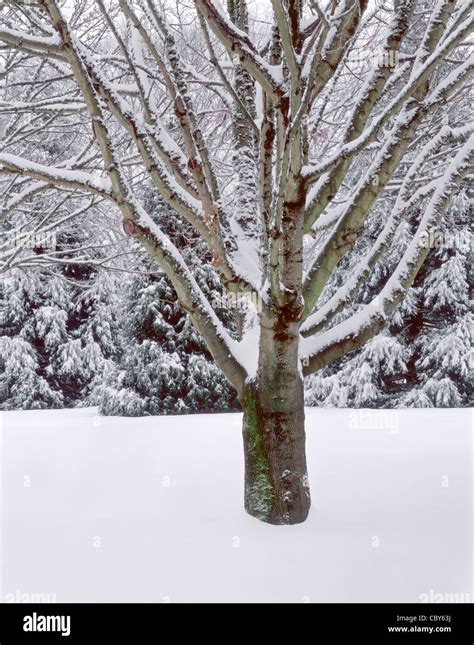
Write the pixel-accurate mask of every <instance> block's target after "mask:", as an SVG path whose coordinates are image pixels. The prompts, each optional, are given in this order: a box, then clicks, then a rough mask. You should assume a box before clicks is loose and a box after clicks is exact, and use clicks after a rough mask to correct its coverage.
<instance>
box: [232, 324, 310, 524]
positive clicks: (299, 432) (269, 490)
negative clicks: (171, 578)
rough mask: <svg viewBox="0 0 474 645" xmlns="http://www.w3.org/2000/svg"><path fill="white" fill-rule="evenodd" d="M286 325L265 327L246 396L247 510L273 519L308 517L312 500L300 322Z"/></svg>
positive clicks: (295, 520) (293, 521)
mask: <svg viewBox="0 0 474 645" xmlns="http://www.w3.org/2000/svg"><path fill="white" fill-rule="evenodd" d="M264 318H265V316H264ZM266 322H267V323H268V320H266ZM286 331H287V332H289V333H282V331H281V317H276V318H275V317H273V324H271V325H270V326H268V325H266V324H264V326H263V327H262V331H261V339H260V359H259V369H258V374H257V378H256V379H254V380H252V381H250V382H248V383H247V385H246V388H245V391H244V394H243V396H242V399H241V401H242V407H243V410H244V420H243V438H244V454H245V510H246V511H247V512H248V513H249V514H250V515H252V516H253V517H256V518H258V519H259V520H262V521H264V522H269V523H270V524H298V523H299V522H304V520H305V519H306V517H307V515H308V512H309V507H310V504H311V499H310V493H309V481H308V472H307V467H306V453H305V428H304V386H303V377H302V374H301V371H300V369H299V366H298V354H297V350H298V338H297V333H298V332H297V325H293V324H290V325H289V326H287V327H286ZM291 331H293V332H296V336H295V335H294V334H293V333H290V332H291Z"/></svg>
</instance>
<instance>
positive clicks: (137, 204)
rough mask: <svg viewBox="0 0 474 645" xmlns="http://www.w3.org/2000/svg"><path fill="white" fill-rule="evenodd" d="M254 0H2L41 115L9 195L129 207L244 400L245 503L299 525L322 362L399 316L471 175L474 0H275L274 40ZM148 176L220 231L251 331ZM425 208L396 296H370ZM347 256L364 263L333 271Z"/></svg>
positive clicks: (12, 144) (7, 28)
mask: <svg viewBox="0 0 474 645" xmlns="http://www.w3.org/2000/svg"><path fill="white" fill-rule="evenodd" d="M250 4H251V3H249V2H247V0H228V1H227V2H226V3H225V4H221V3H220V2H218V0H195V2H194V3H191V6H188V5H185V6H184V5H183V6H181V5H180V6H179V7H178V8H177V9H176V10H175V9H174V8H175V5H174V3H168V2H166V1H165V0H163V1H162V2H159V1H158V0H117V2H112V3H111V2H106V1H105V0H84V1H82V2H80V3H77V4H74V6H71V4H70V3H69V2H66V1H62V0H35V1H34V2H28V3H19V2H17V1H13V0H3V2H2V4H1V12H0V13H1V15H2V21H3V23H2V26H0V42H2V43H3V45H2V49H1V50H0V55H1V56H2V60H3V69H2V71H1V74H2V78H4V79H7V80H8V82H7V83H5V82H3V87H5V88H6V89H5V91H4V94H5V98H4V102H3V103H2V104H1V105H2V106H3V108H2V109H3V112H4V113H5V112H8V111H10V112H11V111H12V109H13V110H16V111H17V112H21V113H27V114H28V115H29V116H30V119H29V122H28V125H27V126H25V127H26V130H27V132H25V131H24V128H23V129H21V128H20V129H19V128H18V127H17V128H16V129H15V128H13V130H12V129H11V128H10V129H9V127H8V124H7V128H6V130H7V136H6V137H4V140H3V142H2V146H1V150H0V174H1V175H3V176H5V181H4V182H2V190H3V197H2V200H3V201H2V204H3V212H6V211H11V210H12V209H13V210H15V209H18V208H19V207H20V206H21V202H22V200H23V199H24V198H25V199H26V198H28V196H29V195H31V191H37V192H42V191H51V190H52V187H54V190H52V192H53V194H55V195H56V196H57V195H59V194H61V195H65V196H66V197H70V198H71V199H72V198H74V199H77V195H81V196H82V199H86V197H85V196H86V195H90V196H91V197H90V199H92V200H95V201H96V202H97V201H99V202H100V203H102V202H108V203H109V204H111V205H112V206H113V207H114V208H115V209H116V212H117V213H118V214H120V217H121V219H122V220H123V228H124V230H125V232H126V233H127V234H128V235H130V236H131V237H132V238H133V240H135V242H136V243H137V244H139V245H141V246H142V247H143V248H145V249H146V250H147V251H148V253H149V254H150V255H151V257H153V258H154V259H155V260H156V262H157V263H158V264H159V265H160V267H161V268H162V270H163V271H164V272H165V273H166V275H167V276H168V277H169V279H170V281H171V283H172V285H173V288H174V290H175V292H176V294H177V297H178V301H179V304H180V306H181V307H182V308H183V310H184V311H186V313H187V314H188V315H189V317H190V319H191V320H192V323H193V325H194V327H195V329H196V330H197V332H198V333H199V334H200V335H201V336H202V338H203V339H204V341H205V342H206V344H207V347H208V349H209V351H210V353H211V354H212V356H213V358H214V360H215V361H216V363H217V365H218V366H219V367H220V369H221V370H222V372H223V373H224V374H225V376H226V377H227V379H228V380H229V381H230V383H231V384H232V385H233V387H234V388H235V389H236V391H237V393H238V396H239V399H240V401H241V404H242V407H243V410H244V424H243V436H244V451H245V464H246V475H245V507H246V509H247V511H248V512H249V513H250V514H251V515H253V516H255V517H258V518H259V519H261V520H264V521H267V522H271V523H274V524H293V523H297V522H301V521H303V520H304V519H305V518H306V516H307V513H308V510H309V507H310V493H309V484H308V476H307V468H306V457H305V431H304V405H303V404H304V391H303V377H304V376H305V375H310V374H312V373H313V372H315V371H317V370H320V369H322V368H324V367H326V366H327V365H329V364H331V363H333V362H334V361H337V360H338V359H340V358H341V357H342V356H344V355H345V354H347V353H348V352H351V351H353V350H354V349H357V348H359V347H361V346H362V345H364V344H365V343H366V342H368V341H369V340H371V339H372V338H374V337H375V336H376V335H377V334H378V333H379V332H380V330H381V329H383V328H384V327H385V325H386V323H387V321H388V320H389V318H390V316H391V315H392V313H393V311H394V310H395V308H396V307H397V306H398V304H399V303H400V302H401V301H402V300H403V298H404V297H405V295H406V293H407V291H408V289H409V288H410V287H411V285H412V284H413V281H414V280H415V278H416V275H417V274H418V272H419V270H420V268H421V266H422V264H423V262H424V260H425V258H426V257H427V255H428V252H429V250H428V249H427V248H425V247H424V246H423V245H422V244H420V241H421V240H422V238H423V236H424V235H425V233H426V232H427V231H429V230H430V229H431V228H433V227H437V226H439V225H440V222H441V220H442V217H443V213H444V211H445V210H446V208H447V206H448V204H449V201H450V197H451V195H452V194H453V193H455V192H456V190H457V188H458V186H459V184H460V183H461V182H462V180H463V177H465V176H466V175H467V174H468V173H469V171H470V168H471V164H472V157H473V140H474V137H473V135H472V126H471V125H470V123H472V120H471V119H469V118H468V110H469V108H470V106H469V102H468V101H467V100H466V96H467V88H468V87H469V86H468V84H467V80H468V78H469V76H470V75H471V73H472V60H471V59H469V58H468V57H466V56H465V54H466V52H467V51H468V47H469V36H470V34H471V31H472V26H473V17H472V11H471V3H470V0H460V1H455V0H433V1H432V2H417V1H416V0H394V1H393V3H392V2H387V3H384V4H383V5H380V4H379V3H375V4H374V3H369V2H368V1H367V0H356V1H354V0H341V1H340V2H332V1H331V2H313V1H312V0H311V1H308V2H306V1H303V0H271V1H270V0H268V2H267V0H262V2H261V3H260V7H259V8H260V9H262V10H266V11H267V12H268V15H269V16H270V17H271V27H270V28H269V29H268V32H267V33H262V32H261V31H260V32H259V33H256V30H255V29H254V26H253V25H254V24H255V23H254V22H253V16H252V14H251V13H250ZM191 24H193V25H194V28H192V29H191V28H190V25H191ZM258 24H261V23H258ZM204 52H205V53H204ZM367 52H368V53H369V58H370V60H369V64H368V62H367V56H365V58H364V56H363V54H367ZM35 62H37V64H36V66H35ZM26 67H27V68H28V76H27V77H26V75H25V68H26ZM12 79H14V82H13V81H12ZM32 87H33V90H32ZM61 127H62V128H63V129H65V130H66V132H67V134H66V135H65V137H66V140H65V142H63V143H62V145H61V144H60V145H59V153H58V155H57V158H56V160H55V162H54V163H52V162H51V160H50V159H48V163H44V160H43V158H42V156H41V154H40V153H39V152H38V149H37V147H35V146H34V145H30V144H29V141H28V138H29V137H32V138H33V139H34V138H35V137H36V138H38V135H37V134H32V133H31V131H33V132H35V131H36V132H40V133H41V138H43V139H48V138H49V140H51V139H54V138H55V132H57V131H58V128H61ZM28 133H30V134H28ZM69 137H76V139H77V140H78V141H80V142H81V145H83V152H82V154H80V155H78V154H77V152H76V153H73V154H71V153H70V146H69V145H68V142H69V141H70V138H69ZM145 187H146V188H147V189H148V190H155V191H156V192H157V193H159V194H160V195H161V196H162V198H163V199H164V200H165V202H166V203H167V204H168V206H169V207H170V208H172V209H174V210H175V211H176V212H177V213H178V214H179V216H180V217H181V218H182V219H183V221H186V222H188V224H190V225H191V227H192V228H193V230H194V233H195V234H196V235H198V236H200V237H201V238H202V240H203V242H204V243H205V244H206V245H207V247H208V250H209V254H211V255H212V261H213V264H214V266H215V268H216V269H217V270H218V271H219V274H220V280H221V283H222V286H223V287H224V288H225V289H226V290H227V291H228V292H230V293H231V294H234V297H235V300H236V302H241V301H242V300H243V295H244V294H249V295H250V296H251V297H250V298H248V300H249V302H250V303H253V304H252V305H249V306H246V307H243V308H242V312H241V313H242V315H241V319H242V320H241V322H240V324H239V325H238V326H237V327H238V330H237V331H236V330H235V327H236V326H235V325H234V324H232V325H226V324H225V323H224V322H223V321H222V320H221V318H220V317H219V315H218V312H217V311H216V310H215V308H213V303H212V302H210V301H209V298H208V297H207V296H206V294H205V292H204V291H203V289H202V288H201V287H200V286H199V283H198V281H197V280H196V278H195V276H194V274H193V269H194V268H195V267H193V266H190V265H189V263H188V262H187V260H186V257H185V255H184V254H183V253H182V251H180V249H179V248H178V247H177V246H176V244H175V243H174V242H173V240H172V238H171V237H170V236H169V235H167V234H166V231H165V230H164V229H163V227H162V226H160V225H159V224H157V222H156V221H155V220H154V219H153V213H151V212H149V210H148V208H147V202H146V199H145V193H146V191H145ZM28 191H30V193H29V194H28ZM25 194H26V197H25ZM380 205H383V208H381V209H380V212H381V213H382V218H383V221H382V222H381V227H380V230H379V232H378V233H377V235H376V236H375V237H371V236H370V230H369V228H368V227H367V226H366V224H367V222H368V221H369V219H370V215H371V213H373V212H374V210H375V209H376V208H377V207H378V206H380ZM86 206H87V205H86V204H82V206H78V208H79V209H80V208H81V207H82V208H85V207H86ZM415 208H416V211H417V213H418V215H417V220H416V223H415V232H414V236H413V238H412V239H411V240H410V242H409V243H408V245H407V246H406V248H405V249H404V250H403V252H402V253H401V255H400V256H399V257H397V259H396V262H395V263H394V265H393V266H392V268H391V270H390V273H389V275H387V279H386V281H385V283H384V285H383V286H382V288H381V290H380V292H379V293H378V294H377V296H376V298H374V299H373V301H372V302H371V303H368V304H365V305H363V306H355V303H356V296H357V294H358V293H359V291H360V290H361V289H362V288H363V287H364V284H365V283H366V282H367V280H368V279H369V278H370V274H371V272H372V270H373V268H374V267H375V266H376V265H377V264H378V262H380V261H383V259H384V258H385V257H386V254H390V253H391V252H392V250H393V245H394V239H395V237H396V234H397V231H398V230H399V227H400V225H401V222H402V221H403V220H404V219H406V217H407V216H408V214H412V213H413V212H414V210H415ZM78 217H81V215H78ZM37 225H41V222H40V221H37ZM7 260H8V261H10V262H11V261H12V259H11V256H8V257H7ZM17 261H18V262H19V261H20V260H17ZM344 262H349V264H350V266H351V273H350V276H348V277H347V279H343V280H340V281H337V280H336V281H333V280H332V278H333V277H335V276H336V275H337V274H338V272H339V270H340V269H341V267H343V266H344ZM336 284H337V288H335V289H334V288H333V287H334V286H335V285H336ZM255 304H256V306H253V305H255ZM385 349H386V348H384V346H383V344H382V345H380V343H379V344H378V345H377V346H375V347H374V350H373V352H372V358H371V360H374V361H377V360H380V356H383V355H384V352H385ZM150 360H154V358H153V357H150ZM367 365H368V367H369V368H370V365H369V363H368V362H367ZM361 375H362V377H363V378H365V379H366V382H367V383H368V382H369V381H368V371H367V368H366V367H363V366H361ZM366 389H367V392H366V396H372V394H371V392H370V388H366Z"/></svg>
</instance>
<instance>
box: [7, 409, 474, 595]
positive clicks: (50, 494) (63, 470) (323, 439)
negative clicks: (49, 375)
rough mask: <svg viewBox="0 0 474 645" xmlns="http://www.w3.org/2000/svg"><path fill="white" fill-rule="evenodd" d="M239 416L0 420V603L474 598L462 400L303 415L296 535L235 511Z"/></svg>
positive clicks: (468, 434)
mask: <svg viewBox="0 0 474 645" xmlns="http://www.w3.org/2000/svg"><path fill="white" fill-rule="evenodd" d="M240 420H241V418H240V415H237V414H235V415H231V414H227V415H212V416H211V415H206V416H192V417H191V416H188V417H159V418H145V419H122V418H120V419H119V418H99V417H98V416H96V413H95V411H94V410H92V409H87V410H64V411H56V412H17V413H3V414H1V416H0V421H1V426H0V427H1V431H0V432H1V435H0V436H1V444H0V445H1V452H2V454H1V459H2V462H1V464H2V497H1V502H2V507H1V521H2V524H1V538H2V544H1V553H2V576H1V583H2V587H1V590H0V591H1V593H2V599H3V600H4V601H5V600H6V601H8V600H13V599H17V600H18V599H28V597H29V596H28V594H44V597H45V599H46V598H47V595H48V594H54V596H53V595H52V596H50V598H51V599H54V598H55V599H56V600H57V601H58V602H87V601H90V602H106V601H110V602H122V601H123V602H125V601H131V602H135V601H137V602H138V601H144V602H183V601H204V602H206V601H224V602H227V601H237V602H239V601H250V602H256V601H257V602H260V601H275V602H280V601H289V602H349V601H355V602H389V601H393V602H418V601H419V600H420V599H423V598H424V599H426V598H427V596H423V595H422V594H427V595H429V594H431V598H433V594H439V593H441V594H443V593H444V594H447V593H457V594H464V596H460V597H461V598H463V597H464V598H466V597H467V594H472V591H473V589H472V580H473V566H472V565H473V434H472V432H473V431H472V411H471V410H466V409H464V410H456V411H454V410H410V411H398V412H394V411H383V410H382V411H349V410H314V409H311V410H308V411H307V435H308V461H309V472H310V481H311V488H312V495H313V507H312V511H311V513H310V517H309V519H308V521H307V522H306V523H305V524H303V525H299V526H292V527H274V526H269V525H266V524H263V523H260V522H258V521H256V520H254V519H252V518H250V517H248V516H247V515H246V514H245V512H244V511H243V509H242V497H243V495H242V486H243V472H242V471H243V457H242V446H241V437H240ZM22 594H24V595H22ZM471 598H472V595H471Z"/></svg>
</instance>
